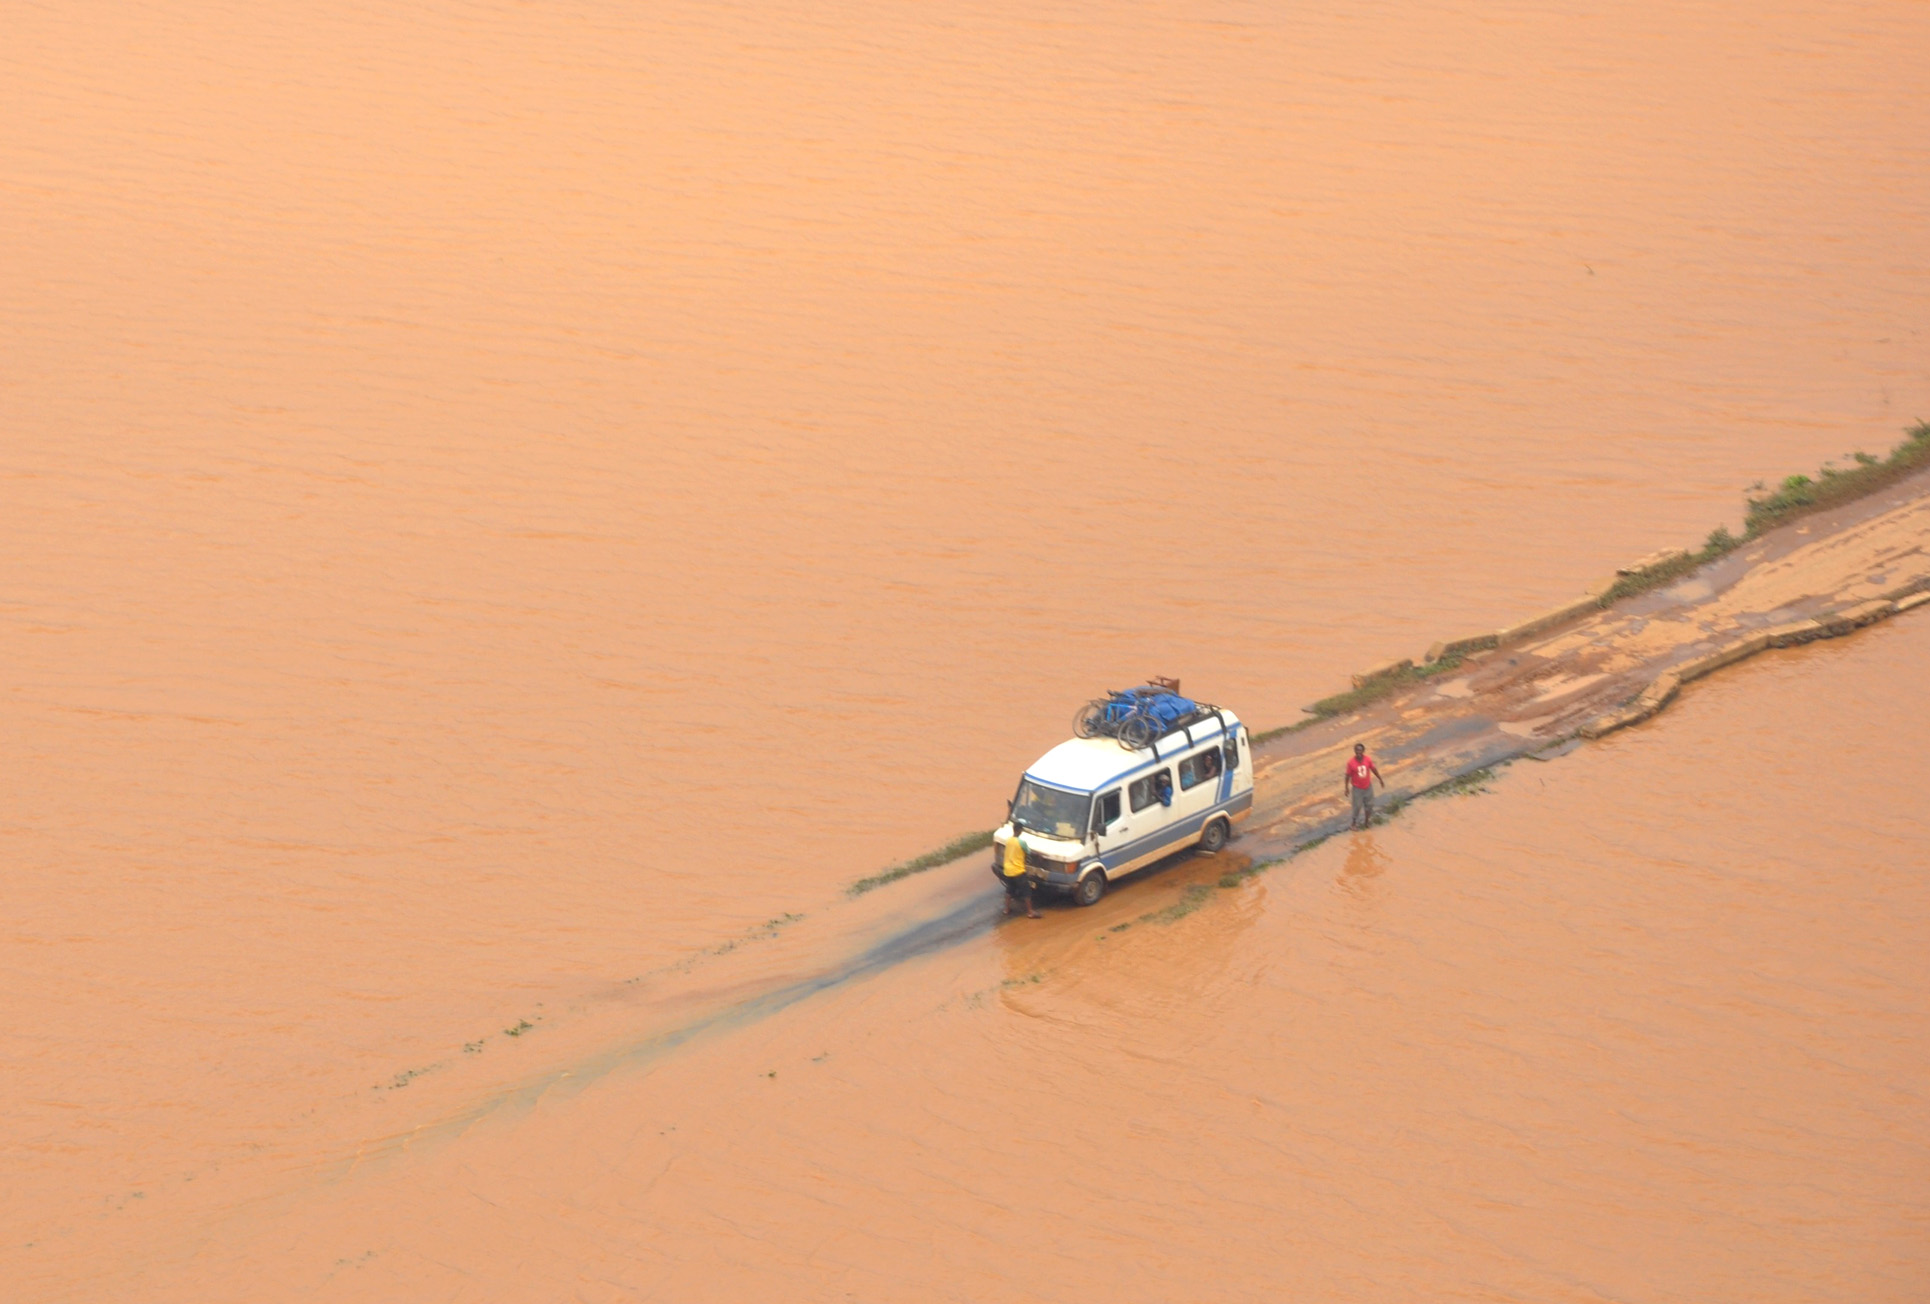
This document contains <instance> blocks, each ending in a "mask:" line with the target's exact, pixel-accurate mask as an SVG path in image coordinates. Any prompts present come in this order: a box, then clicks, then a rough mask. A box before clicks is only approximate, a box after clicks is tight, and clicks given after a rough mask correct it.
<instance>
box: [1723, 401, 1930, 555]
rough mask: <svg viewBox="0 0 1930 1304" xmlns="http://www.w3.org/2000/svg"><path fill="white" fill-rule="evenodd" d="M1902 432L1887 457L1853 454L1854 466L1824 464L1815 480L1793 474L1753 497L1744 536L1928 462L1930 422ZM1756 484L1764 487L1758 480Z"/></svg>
mask: <svg viewBox="0 0 1930 1304" xmlns="http://www.w3.org/2000/svg"><path fill="white" fill-rule="evenodd" d="M1903 433H1904V435H1905V436H1906V438H1905V439H1904V441H1903V442H1902V443H1900V444H1898V445H1897V446H1896V447H1895V448H1893V449H1891V450H1890V455H1889V456H1888V457H1872V456H1870V455H1869V454H1868V453H1862V452H1858V453H1852V454H1850V460H1851V461H1852V462H1853V463H1855V465H1853V466H1848V467H1835V466H1829V465H1825V466H1824V467H1823V469H1822V470H1821V471H1818V472H1817V473H1816V474H1817V478H1816V479H1814V480H1812V479H1810V478H1809V477H1808V476H1806V475H1792V476H1790V477H1789V478H1788V479H1787V480H1784V481H1783V482H1782V483H1781V484H1780V485H1778V486H1776V488H1775V489H1773V490H1771V491H1770V492H1768V493H1766V494H1764V495H1763V496H1762V497H1761V498H1751V499H1750V500H1749V515H1748V516H1747V517H1745V518H1744V520H1743V533H1744V535H1745V536H1746V537H1747V538H1751V539H1753V538H1755V537H1756V536H1757V535H1759V534H1761V533H1763V532H1764V531H1765V530H1773V529H1774V528H1776V527H1777V526H1778V525H1782V524H1784V523H1786V522H1788V521H1793V520H1795V519H1796V518H1797V517H1799V516H1807V515H1808V514H1809V513H1811V512H1817V511H1821V510H1822V509H1823V508H1825V507H1834V506H1836V505H1837V504H1838V503H1846V502H1849V501H1851V500H1852V499H1856V498H1861V497H1863V496H1864V495H1865V494H1870V493H1875V492H1876V491H1877V490H1878V489H1881V488H1883V487H1884V486H1885V485H1890V484H1894V483H1896V482H1897V481H1898V480H1901V479H1902V478H1903V477H1904V476H1906V475H1909V474H1910V473H1911V472H1912V471H1915V470H1917V469H1919V468H1920V467H1923V466H1925V465H1930V421H1919V422H1917V423H1916V424H1915V425H1914V426H1911V427H1909V428H1908V429H1906V430H1905V431H1904V432H1903ZM1756 487H1757V488H1758V489H1760V488H1762V487H1763V486H1762V485H1761V484H1760V483H1758V484H1757V486H1756Z"/></svg>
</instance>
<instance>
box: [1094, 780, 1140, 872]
mask: <svg viewBox="0 0 1930 1304" xmlns="http://www.w3.org/2000/svg"><path fill="white" fill-rule="evenodd" d="M1132 824H1133V821H1132V820H1130V819H1128V818H1126V810H1125V806H1124V805H1123V799H1122V795H1121V792H1120V790H1119V789H1118V788H1114V789H1113V790H1112V791H1111V792H1102V793H1100V794H1099V795H1098V796H1097V797H1094V798H1093V799H1092V843H1093V846H1094V848H1095V849H1096V850H1097V851H1098V854H1099V856H1100V857H1101V858H1102V859H1104V860H1105V862H1106V869H1107V872H1108V874H1110V873H1111V871H1112V868H1113V859H1114V858H1112V857H1108V856H1107V855H1106V853H1107V852H1108V851H1113V850H1116V849H1118V848H1119V847H1123V846H1125V845H1126V844H1127V843H1128V842H1131V841H1132V840H1133V833H1132Z"/></svg>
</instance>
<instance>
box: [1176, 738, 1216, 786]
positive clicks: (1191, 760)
mask: <svg viewBox="0 0 1930 1304" xmlns="http://www.w3.org/2000/svg"><path fill="white" fill-rule="evenodd" d="M1222 764H1223V759H1222V757H1221V756H1220V749H1219V748H1217V747H1215V748H1212V749H1211V750H1208V751H1204V752H1201V753H1199V754H1198V755H1197V756H1189V757H1187V758H1186V759H1185V760H1183V761H1181V762H1180V763H1179V786H1180V788H1181V790H1182V791H1183V790H1185V789H1187V788H1195V787H1198V786H1199V785H1200V784H1202V783H1205V782H1206V781H1207V780H1208V779H1217V778H1219V777H1220V767H1221V765H1222Z"/></svg>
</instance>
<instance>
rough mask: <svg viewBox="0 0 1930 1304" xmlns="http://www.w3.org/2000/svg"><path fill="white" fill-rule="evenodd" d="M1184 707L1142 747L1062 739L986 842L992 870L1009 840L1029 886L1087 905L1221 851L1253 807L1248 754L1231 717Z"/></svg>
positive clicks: (1030, 773)
mask: <svg viewBox="0 0 1930 1304" xmlns="http://www.w3.org/2000/svg"><path fill="white" fill-rule="evenodd" d="M1187 705H1189V706H1191V707H1193V710H1191V711H1190V712H1188V713H1187V714H1186V715H1185V716H1184V717H1182V718H1180V719H1179V720H1176V721H1174V722H1172V724H1171V726H1170V729H1169V731H1167V732H1165V733H1162V734H1161V735H1160V736H1158V737H1155V738H1153V739H1152V740H1151V741H1150V742H1148V743H1147V744H1146V745H1145V746H1143V747H1128V745H1127V744H1126V743H1122V742H1121V741H1119V740H1118V739H1117V738H1115V737H1103V736H1102V737H1090V738H1072V739H1069V740H1067V741H1066V742H1062V743H1060V744H1059V745H1058V746H1057V747H1054V748H1053V749H1052V750H1051V751H1049V752H1047V753H1046V754H1045V755H1044V756H1041V757H1040V758H1039V759H1038V760H1037V761H1035V762H1034V763H1033V764H1032V766H1031V767H1030V768H1029V769H1027V770H1026V772H1025V775H1024V777H1023V778H1021V779H1020V780H1019V790H1018V792H1017V794H1016V795H1014V797H1013V798H1012V802H1011V818H1010V819H1009V820H1008V821H1007V822H1006V823H1005V824H1004V825H1002V826H1000V828H999V829H998V830H997V832H995V833H994V834H993V835H992V840H993V842H994V844H995V845H994V847H993V852H992V870H993V872H994V873H995V874H996V873H999V872H1001V867H1002V866H1003V865H1004V864H1005V854H1006V844H1007V843H1008V842H1010V840H1011V839H1013V838H1015V837H1016V838H1018V839H1019V842H1020V844H1021V845H1022V846H1023V847H1024V848H1025V859H1026V867H1027V870H1028V871H1029V873H1030V875H1031V877H1032V878H1033V880H1034V881H1035V882H1036V883H1038V884H1039V885H1040V886H1042V887H1045V888H1050V889H1054V890H1056V891H1059V892H1063V893H1065V894H1067V895H1069V896H1070V897H1071V898H1072V899H1073V901H1075V902H1077V903H1078V904H1079V905H1082V906H1089V905H1091V904H1093V903H1094V902H1095V901H1097V900H1099V898H1100V897H1102V896H1104V895H1105V894H1106V888H1107V887H1108V886H1110V885H1111V884H1113V883H1117V882H1118V881H1119V880H1120V879H1121V878H1124V877H1125V876H1126V875H1128V874H1131V873H1133V872H1134V871H1136V870H1140V869H1144V868H1145V867H1146V866H1148V865H1150V864H1153V863H1154V862H1155V861H1158V860H1161V859H1163V858H1165V857H1167V856H1170V855H1172V854H1174V853H1175V852H1178V851H1182V850H1184V849H1186V848H1187V847H1192V846H1197V847H1198V848H1199V849H1200V850H1202V851H1209V852H1212V851H1218V850H1219V849H1220V848H1222V847H1224V846H1225V845H1226V843H1227V839H1228V838H1230V837H1231V836H1232V835H1233V826H1234V825H1235V824H1238V823H1239V822H1240V821H1242V820H1244V819H1245V818H1246V817H1247V815H1248V814H1250V813H1251V812H1252V809H1253V757H1252V755H1251V753H1250V749H1249V748H1248V747H1247V746H1246V745H1245V744H1246V731H1245V730H1244V729H1243V728H1242V727H1241V725H1240V720H1239V717H1238V716H1236V715H1234V714H1233V712H1231V711H1228V710H1225V709H1224V708H1221V707H1216V706H1207V705H1204V704H1198V703H1188V704H1187ZM1162 727H1164V726H1162ZM1128 736H1129V738H1130V740H1131V741H1138V738H1137V737H1133V736H1131V735H1130V734H1129V735H1128Z"/></svg>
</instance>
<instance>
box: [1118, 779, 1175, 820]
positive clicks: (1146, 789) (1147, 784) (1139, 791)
mask: <svg viewBox="0 0 1930 1304" xmlns="http://www.w3.org/2000/svg"><path fill="white" fill-rule="evenodd" d="M1161 779H1164V780H1166V789H1167V791H1169V792H1170V791H1172V787H1173V772H1172V771H1171V770H1155V771H1153V772H1152V773H1151V774H1149V775H1147V776H1146V777H1145V778H1143V779H1134V780H1133V781H1132V783H1131V784H1129V785H1128V786H1127V788H1126V799H1127V801H1128V802H1129V803H1131V805H1132V808H1133V814H1135V815H1137V814H1138V813H1139V812H1140V811H1143V810H1145V809H1146V808H1147V807H1148V806H1157V805H1158V804H1159V781H1160V780H1161Z"/></svg>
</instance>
